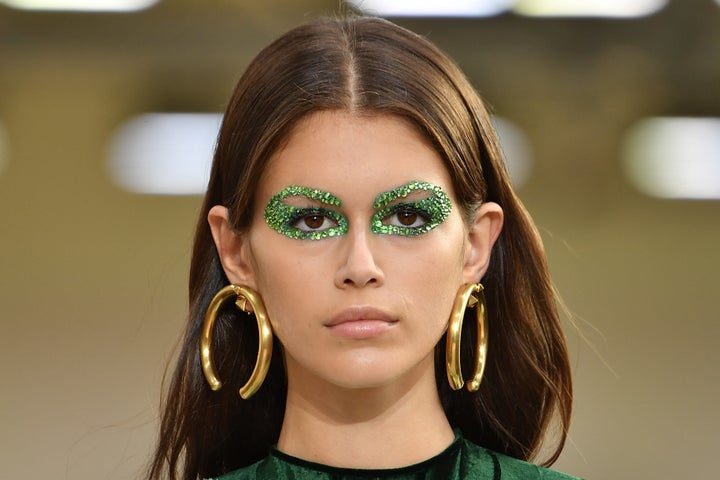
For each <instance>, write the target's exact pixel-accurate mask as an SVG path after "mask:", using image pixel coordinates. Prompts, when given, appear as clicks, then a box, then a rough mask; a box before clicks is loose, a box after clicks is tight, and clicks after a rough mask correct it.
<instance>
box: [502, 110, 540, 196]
mask: <svg viewBox="0 0 720 480" xmlns="http://www.w3.org/2000/svg"><path fill="white" fill-rule="evenodd" d="M492 122H493V125H494V126H495V130H496V131H497V134H498V138H499V139H500V145H501V146H502V150H503V157H504V159H505V164H506V165H507V168H508V171H509V172H510V179H511V180H512V184H513V187H515V188H519V187H521V186H522V185H524V184H525V183H526V182H527V181H528V179H529V178H530V174H531V173H532V166H533V154H532V148H531V146H530V141H529V140H528V138H527V136H526V135H525V133H524V132H523V131H522V130H521V129H520V127H518V126H517V125H515V124H514V123H512V122H511V121H510V120H507V119H505V118H502V117H493V119H492Z"/></svg>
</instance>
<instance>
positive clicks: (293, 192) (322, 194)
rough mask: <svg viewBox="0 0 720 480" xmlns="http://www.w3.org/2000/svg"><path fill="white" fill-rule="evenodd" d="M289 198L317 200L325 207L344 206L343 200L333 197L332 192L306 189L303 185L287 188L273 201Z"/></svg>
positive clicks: (275, 196)
mask: <svg viewBox="0 0 720 480" xmlns="http://www.w3.org/2000/svg"><path fill="white" fill-rule="evenodd" d="M288 197H305V198H308V199H310V200H317V201H318V202H320V203H324V204H325V205H332V206H335V207H340V206H342V200H340V199H339V198H338V197H336V196H335V195H333V194H332V193H330V192H326V191H324V190H320V189H319V188H312V187H304V186H302V185H290V186H288V187H285V188H284V189H282V190H281V191H280V192H278V193H277V194H275V195H273V198H272V199H271V201H272V200H273V199H276V200H284V199H286V198H288Z"/></svg>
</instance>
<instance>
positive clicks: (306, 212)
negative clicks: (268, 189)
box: [265, 185, 349, 240]
mask: <svg viewBox="0 0 720 480" xmlns="http://www.w3.org/2000/svg"><path fill="white" fill-rule="evenodd" d="M295 198H297V199H298V200H297V201H295V200H294V199H295ZM289 201H290V202H291V203H288V202H289ZM292 203H296V204H297V205H293V204H292ZM340 206H342V201H340V199H339V198H337V197H336V196H335V195H333V194H332V193H329V192H325V191H323V190H319V189H317V188H310V187H303V186H299V185H290V186H289V187H286V188H284V189H283V190H282V191H280V192H278V193H277V194H276V195H273V197H272V198H271V199H270V201H269V202H268V204H267V205H266V206H265V222H266V223H267V224H268V226H269V227H270V228H272V229H273V230H275V231H276V232H278V233H280V234H282V235H285V236H286V237H289V238H294V239H298V240H321V239H323V238H328V237H337V236H339V235H344V234H346V233H347V231H348V228H349V226H348V220H347V218H346V217H345V215H343V214H342V213H340V212H338V211H337V210H336V209H334V208H331V207H340Z"/></svg>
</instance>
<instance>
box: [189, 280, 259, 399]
mask: <svg viewBox="0 0 720 480" xmlns="http://www.w3.org/2000/svg"><path fill="white" fill-rule="evenodd" d="M232 297H236V299H235V306H236V307H237V308H238V309H240V310H245V307H246V302H250V305H252V309H253V312H254V313H255V320H256V321H257V327H258V353H257V359H256V360H255V367H254V368H253V371H252V374H251V375H250V379H249V380H248V381H247V383H246V384H245V385H243V386H242V387H241V388H240V396H241V397H242V398H244V399H245V400H247V399H248V398H250V397H252V396H253V394H254V393H255V392H257V390H258V389H259V388H260V386H261V385H262V383H263V381H264V380H265V376H266V375H267V372H268V369H269V368H270V358H271V357H272V344H273V335H272V327H271V326H270V321H269V320H268V316H267V311H266V310H265V304H264V303H263V301H262V298H260V295H259V294H258V293H257V292H256V291H255V290H253V289H251V288H248V287H244V286H241V285H228V286H227V287H225V288H223V289H222V290H220V291H219V292H218V293H217V294H216V295H215V297H213V299H212V301H211V302H210V305H209V306H208V309H207V311H206V312H205V319H204V320H203V326H202V332H201V334H200V360H201V363H202V370H203V374H204V375H205V380H207V382H208V384H209V385H210V388H211V389H212V390H215V391H217V390H220V387H222V382H220V380H219V379H218V378H217V375H216V373H215V365H214V363H213V359H212V352H211V350H212V338H213V329H214V326H215V319H216V318H217V315H218V312H219V311H220V307H221V306H222V304H223V303H225V301H226V300H228V299H229V298H232Z"/></svg>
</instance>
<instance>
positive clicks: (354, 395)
mask: <svg viewBox="0 0 720 480" xmlns="http://www.w3.org/2000/svg"><path fill="white" fill-rule="evenodd" d="M480 282H482V285H481V284H480ZM233 303H234V305H232V304H233ZM446 332H447V333H446ZM486 345H487V347H486ZM486 348H487V357H486V356H485V354H486ZM483 370H484V372H483ZM470 371H472V372H473V375H472V377H473V378H472V379H471V380H469V381H468V382H467V388H466V389H462V388H461V387H462V386H463V383H464V380H465V378H463V372H465V374H466V376H468V377H469V376H470V375H467V372H470ZM248 378H249V380H248ZM480 381H481V383H480ZM221 382H224V384H222V383H221ZM221 385H222V388H220V386H221ZM238 389H240V393H241V395H238ZM571 402H572V393H571V380H570V371H569V366H568V359H567V352H566V348H565V342H564V338H563V335H562V332H561V330H560V325H559V321H558V315H557V311H556V306H555V301H554V297H553V290H552V287H551V284H550V280H549V277H548V272H547V266H546V263H545V256H544V252H543V249H542V245H541V242H540V239H539V237H538V235H537V233H536V230H535V229H534V227H533V224H532V222H531V220H530V218H529V217H528V215H527V213H526V211H525V210H524V208H523V207H522V205H521V203H520V201H519V200H518V199H517V197H516V196H515V194H514V193H513V191H512V189H511V188H510V183H509V178H508V174H507V171H506V170H505V167H504V165H503V163H502V160H501V154H500V150H499V146H498V143H497V139H496V137H495V133H494V131H493V129H492V126H491V124H490V121H489V118H488V115H487V113H486V111H485V108H484V106H483V104H482V102H481V100H480V99H479V97H478V95H477V94H476V93H475V91H474V90H473V89H472V87H471V86H470V84H469V83H468V82H467V80H466V79H465V78H464V76H463V75H462V73H461V72H460V71H459V69H458V68H457V67H456V66H455V65H454V64H453V63H452V62H451V61H450V60H449V59H448V58H447V57H446V56H445V55H444V54H443V53H441V52H440V51H439V50H438V49H437V48H436V47H435V46H434V45H432V44H430V43H429V42H427V41H426V40H424V39H422V38H420V37H418V36H417V35H415V34H413V33H411V32H409V31H407V30H404V29H402V28H400V27H398V26H396V25H393V24H391V23H389V22H387V21H384V20H381V19H375V18H347V19H320V20H316V21H314V22H311V23H309V24H307V25H304V26H301V27H298V28H296V29H294V30H292V31H290V32H288V33H287V34H285V35H283V36H282V37H280V38H279V39H278V40H276V41H275V42H274V43H272V44H271V45H270V46H268V47H267V48H266V49H265V50H263V51H262V52H261V53H260V54H259V55H258V56H257V58H256V59H255V60H254V61H253V62H252V63H251V64H250V66H249V67H248V69H247V71H246V72H245V74H244V75H243V76H242V78H241V79H240V81H239V83H238V85H237V87H236V89H235V92H234V94H233V96H232V98H231V100H230V104H229V106H228V108H227V111H226V114H225V117H224V121H223V125H222V127H221V131H220V136H219V139H218V145H217V149H216V153H215V159H214V164H213V169H212V173H211V178H210V182H209V186H208V191H207V195H206V197H205V202H204V205H203V208H202V212H201V215H200V220H199V222H198V226H197V233H196V238H195V245H194V250H193V259H192V266H191V271H190V314H189V323H188V328H187V332H186V335H185V339H184V343H183V348H182V351H181V353H180V357H179V359H178V364H177V366H176V371H175V374H174V377H173V380H172V384H171V386H170V390H169V393H168V398H167V400H166V406H165V411H164V415H163V419H162V427H161V434H160V440H159V444H158V448H157V451H156V454H155V457H154V461H153V463H152V465H151V469H150V478H153V479H156V478H171V479H175V478H183V479H196V478H198V477H201V478H209V477H217V476H220V475H225V474H227V476H223V477H222V478H224V479H245V478H268V479H269V478H368V477H372V478H487V479H498V478H502V479H521V478H546V479H553V478H558V479H560V478H570V477H566V476H564V475H562V474H559V473H555V472H552V471H550V470H546V469H544V468H541V467H537V466H534V465H531V464H529V463H525V462H524V460H529V459H532V458H534V456H535V455H536V454H537V451H538V449H539V447H540V444H541V442H542V440H543V437H544V434H545V433H546V431H547V430H548V429H549V428H550V427H551V424H552V423H554V422H555V421H557V423H558V424H559V425H558V426H559V429H558V430H559V432H560V433H559V441H558V442H557V444H556V448H555V449H554V450H551V452H552V453H551V455H550V458H549V459H547V461H546V465H549V464H551V463H552V462H553V461H554V460H555V459H556V458H557V456H558V455H559V453H560V451H561V449H562V446H563V443H564V440H565V435H566V432H567V428H568V424H569V419H570V409H571ZM480 445H482V447H480ZM486 449H487V450H486ZM229 472H233V473H229Z"/></svg>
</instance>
